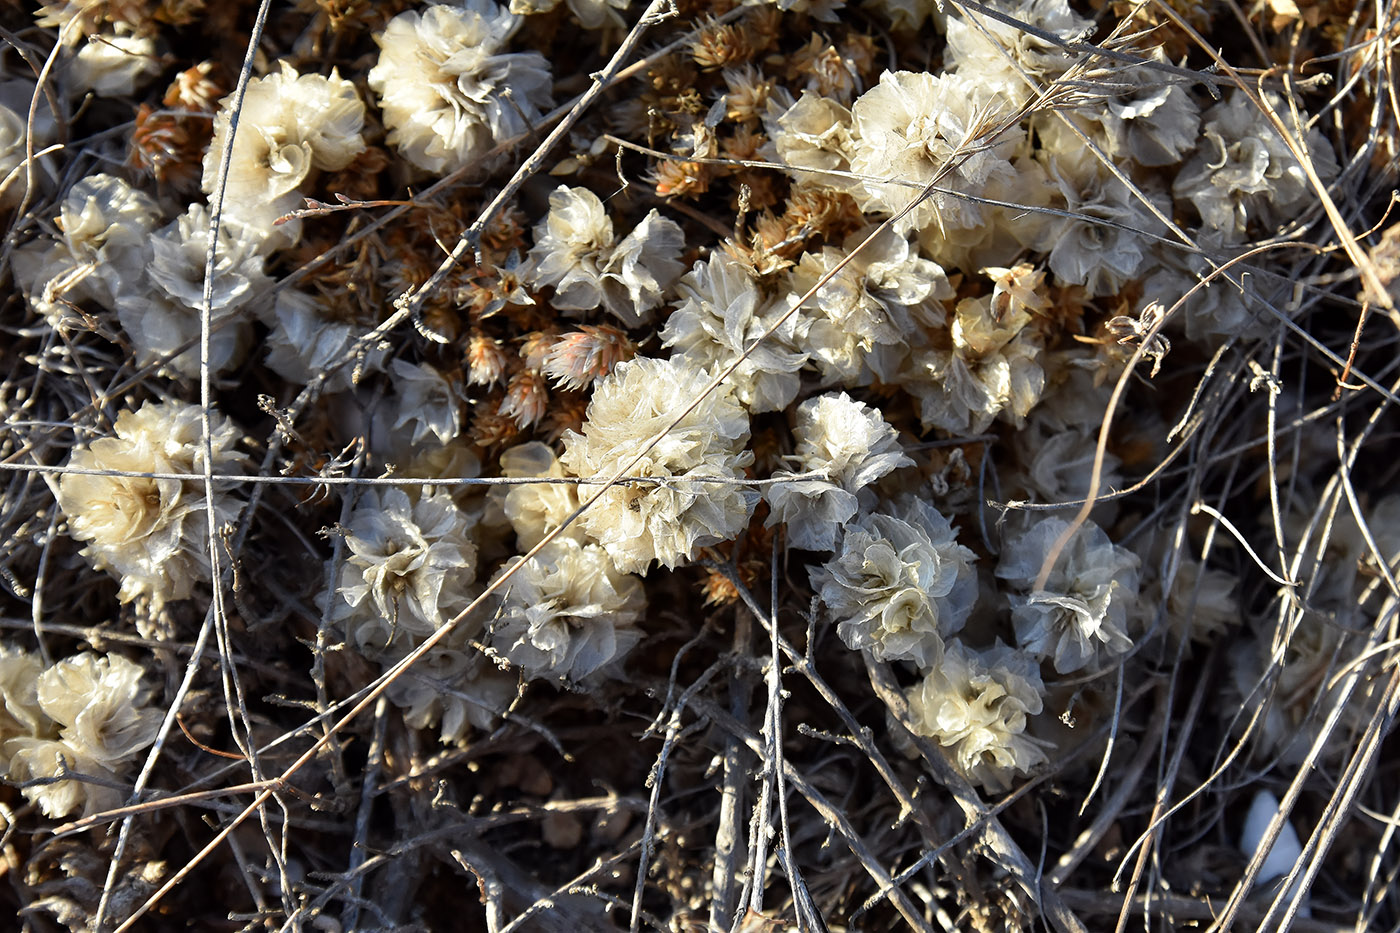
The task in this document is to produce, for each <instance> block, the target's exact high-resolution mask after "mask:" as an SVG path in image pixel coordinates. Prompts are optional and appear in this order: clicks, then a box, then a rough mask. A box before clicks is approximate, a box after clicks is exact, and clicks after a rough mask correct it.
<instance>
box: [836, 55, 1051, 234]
mask: <svg viewBox="0 0 1400 933" xmlns="http://www.w3.org/2000/svg"><path fill="white" fill-rule="evenodd" d="M1009 111H1010V107H1009V106H1008V103H1007V101H1006V100H1005V98H1002V97H999V96H997V95H996V94H995V93H994V92H991V91H989V90H988V89H987V88H986V87H985V86H984V85H982V84H981V83H979V82H977V81H975V80H973V79H970V78H967V77H963V76H962V75H956V74H948V73H944V74H942V75H932V74H923V73H916V72H912V71H897V72H890V71H887V72H885V73H884V74H883V75H881V76H880V83H879V84H877V85H876V86H875V87H873V88H871V89H870V90H868V91H866V92H865V93H864V94H862V95H861V96H860V98H859V99H858V100H857V101H856V102H855V103H854V104H853V105H852V106H851V125H852V141H851V153H852V155H851V171H852V172H856V173H858V174H860V175H862V176H864V177H863V179H862V180H861V181H860V182H859V183H858V185H857V187H856V189H855V194H856V198H857V200H858V201H859V202H860V204H861V207H862V208H863V209H865V210H867V211H880V212H882V213H887V214H897V213H899V212H900V211H902V210H904V209H905V208H906V207H909V206H910V205H911V204H915V202H916V201H917V202H918V203H917V204H916V205H915V206H914V207H913V209H912V210H911V211H910V212H909V213H908V214H907V215H905V216H904V218H903V219H902V220H900V221H899V223H898V224H897V227H898V228H899V229H900V230H902V231H908V230H911V229H913V230H921V229H924V228H934V229H936V230H939V231H947V230H949V229H953V230H967V229H970V228H973V227H976V226H978V225H979V224H980V223H981V222H982V220H983V209H982V207H981V206H979V205H978V204H976V203H974V202H972V201H969V200H967V199H965V198H960V197H958V196H957V195H958V194H971V195H979V194H982V193H984V192H985V191H986V190H987V189H988V187H989V186H992V185H995V184H998V183H1003V182H1009V181H1011V180H1012V179H1013V178H1014V177H1015V170H1014V169H1013V168H1012V166H1011V162H1010V157H1011V155H1012V154H1013V153H1014V152H1015V149H1016V147H1017V145H1018V144H1019V143H1020V141H1021V139H1022V137H1023V135H1024V133H1023V131H1022V130H1021V129H1019V128H1018V127H1011V128H1008V129H1005V130H1003V131H1002V132H1000V133H999V135H996V136H995V138H993V132H994V131H995V130H997V129H999V127H998V122H999V121H1000V120H1001V119H1003V118H1004V116H1005V115H1006V114H1007V113H1008V112H1009ZM930 182H937V185H938V187H939V188H940V189H942V190H940V191H935V192H933V193H932V194H930V195H929V197H927V198H925V199H923V200H922V201H919V200H918V199H919V198H920V196H921V195H922V194H923V189H924V186H925V185H927V184H929V183H930ZM945 192H947V193H945Z"/></svg>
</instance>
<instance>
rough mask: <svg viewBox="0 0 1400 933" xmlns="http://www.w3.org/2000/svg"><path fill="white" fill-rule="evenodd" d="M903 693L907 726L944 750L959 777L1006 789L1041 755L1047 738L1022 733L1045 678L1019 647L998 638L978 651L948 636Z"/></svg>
mask: <svg viewBox="0 0 1400 933" xmlns="http://www.w3.org/2000/svg"><path fill="white" fill-rule="evenodd" d="M905 695H906V697H907V699H908V700H909V712H910V715H911V717H912V718H913V722H912V723H911V724H910V725H911V726H912V727H913V731H914V732H916V733H918V734H919V735H925V736H928V737H929V738H932V739H934V740H936V741H937V742H938V744H940V745H942V746H943V747H944V748H946V749H948V750H949V752H950V756H951V758H952V761H953V763H954V765H956V767H957V769H958V770H959V771H961V772H962V774H963V776H964V777H966V778H967V779H968V780H970V781H972V782H974V783H976V784H980V785H982V786H983V787H985V788H987V789H989V790H992V791H997V792H1000V791H1005V790H1008V789H1010V786H1011V779H1012V778H1013V777H1014V776H1016V775H1024V774H1027V773H1029V772H1030V770H1031V769H1032V768H1034V767H1035V766H1036V765H1038V764H1041V763H1042V762H1044V761H1046V760H1047V759H1046V755H1045V749H1046V747H1047V744H1046V743H1044V742H1041V741H1039V740H1037V739H1035V738H1033V737H1032V736H1029V735H1027V734H1026V720H1027V718H1028V717H1030V716H1034V715H1036V714H1038V713H1039V712H1040V711H1041V709H1042V708H1043V700H1042V698H1043V697H1044V695H1045V685H1044V684H1043V683H1042V682H1041V679H1040V669H1039V667H1038V666H1037V665H1036V662H1035V659H1033V658H1032V657H1030V656H1029V655H1027V654H1026V653H1025V652H1022V651H1017V650H1016V649H1015V648H1012V647H1010V646H1008V645H1003V644H1001V643H1000V642H998V643H997V645H996V646H995V647H993V648H988V649H986V650H984V651H976V650H974V649H971V648H968V647H967V646H965V645H964V644H963V643H962V642H960V641H954V642H952V643H951V644H950V645H948V650H947V651H946V652H944V654H943V658H942V660H941V661H940V662H939V663H938V664H937V665H935V666H934V667H933V668H932V669H930V670H929V672H928V674H927V676H925V677H924V679H923V681H922V682H920V683H918V684H916V685H915V686H913V687H910V688H909V690H908V691H906V694H905Z"/></svg>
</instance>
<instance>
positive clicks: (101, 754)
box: [0, 651, 161, 817]
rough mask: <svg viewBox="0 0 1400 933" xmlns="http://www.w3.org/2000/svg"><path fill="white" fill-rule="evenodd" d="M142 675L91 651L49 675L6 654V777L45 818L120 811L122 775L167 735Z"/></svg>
mask: <svg viewBox="0 0 1400 933" xmlns="http://www.w3.org/2000/svg"><path fill="white" fill-rule="evenodd" d="M143 671H144V669H143V668H142V667H141V665H139V664H137V663H136V662H135V661H131V660H128V659H127V658H124V657H122V656H121V655H119V654H107V655H101V654H94V653H93V652H90V651H85V652H83V653H82V654H79V655H75V656H74V657H71V658H67V659H65V660H62V661H59V662H57V663H55V664H52V665H50V666H48V667H45V666H44V663H43V662H42V661H41V660H39V659H38V658H37V657H34V656H33V655H30V654H25V653H23V652H0V771H3V772H4V774H5V777H6V778H7V779H8V780H10V781H12V782H14V783H16V784H18V785H20V786H21V788H22V790H23V792H24V796H25V797H26V798H28V799H29V800H30V801H32V802H33V803H35V804H38V806H39V809H41V810H43V812H44V815H46V816H50V817H63V816H67V815H69V814H70V813H73V812H75V811H78V810H81V811H82V812H83V814H84V815H87V814H92V813H96V812H98V811H101V810H110V809H112V808H114V807H117V806H120V805H121V803H122V801H123V798H124V796H125V794H124V793H123V791H122V783H121V778H122V775H124V774H125V773H126V772H128V771H129V770H130V769H131V767H132V766H133V765H135V764H136V763H137V762H136V758H135V756H136V753H137V752H139V751H140V750H141V749H143V748H145V747H146V746H147V745H150V744H151V742H153V741H154V740H155V737H156V731H157V730H158V729H159V728H160V718H161V714H160V711H159V710H157V709H155V708H148V706H147V703H148V701H149V699H150V690H149V689H148V688H146V687H144V686H142V684H141V675H142V673H143ZM31 782H32V783H31Z"/></svg>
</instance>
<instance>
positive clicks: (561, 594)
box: [489, 537, 646, 687]
mask: <svg viewBox="0 0 1400 933" xmlns="http://www.w3.org/2000/svg"><path fill="white" fill-rule="evenodd" d="M507 574H510V576H509V578H508V579H506V581H505V584H504V588H503V589H502V590H500V591H499V600H498V606H499V608H498V609H497V611H496V616H495V618H494V619H493V620H492V621H491V623H490V625H489V632H490V640H491V644H492V646H493V647H495V648H496V650H497V651H499V652H500V653H501V654H502V655H503V656H504V657H505V658H507V659H508V660H510V661H511V663H513V664H515V665H517V666H518V667H519V668H520V669H521V671H522V672H523V673H524V675H525V676H526V677H527V678H529V679H530V680H549V681H553V682H556V683H559V684H562V685H565V686H574V687H589V686H593V685H596V684H597V683H598V682H600V681H601V680H603V679H604V678H605V677H607V676H609V675H610V674H612V673H614V672H615V671H616V669H617V668H618V666H619V664H620V663H621V661H622V659H623V658H624V657H625V656H626V655H627V653H628V652H629V651H631V650H632V647H633V646H634V645H636V644H637V642H638V641H640V640H641V637H642V633H641V630H640V629H638V628H637V627H636V626H637V622H638V620H640V619H641V616H642V611H643V610H644V609H645V608H646V596H645V594H644V593H643V592H642V581H641V580H640V579H638V578H637V577H634V576H632V575H631V574H626V573H622V572H620V571H619V570H618V569H617V567H616V566H614V564H613V562H612V559H611V558H609V557H608V554H607V552H606V551H604V550H603V549H602V548H601V547H599V546H598V545H596V544H581V543H579V541H578V540H577V539H574V538H564V537H561V538H557V539H555V540H554V541H551V542H550V543H549V544H548V545H547V546H546V547H545V548H544V550H542V551H540V552H539V553H538V554H536V555H535V556H534V557H532V558H529V559H528V560H526V559H524V558H514V559H512V560H510V561H508V562H507V563H506V565H505V566H504V567H502V568H501V570H500V571H499V572H498V573H497V575H496V576H497V577H498V578H505V577H506V575H507Z"/></svg>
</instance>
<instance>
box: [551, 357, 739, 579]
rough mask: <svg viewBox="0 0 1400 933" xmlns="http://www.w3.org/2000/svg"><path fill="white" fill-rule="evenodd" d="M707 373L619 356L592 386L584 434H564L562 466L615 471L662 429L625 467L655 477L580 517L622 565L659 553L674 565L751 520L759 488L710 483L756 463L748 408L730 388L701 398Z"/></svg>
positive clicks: (613, 493) (625, 486) (636, 569)
mask: <svg viewBox="0 0 1400 933" xmlns="http://www.w3.org/2000/svg"><path fill="white" fill-rule="evenodd" d="M707 381H708V380H707V379H706V376H705V375H704V374H703V373H701V372H698V371H696V370H695V369H694V368H693V367H691V366H689V365H687V364H686V363H685V362H684V361H682V360H654V359H646V358H640V357H639V358H637V359H634V360H630V361H628V362H625V363H621V364H619V365H618V367H617V368H616V369H614V370H613V371H612V373H611V374H610V375H609V376H607V377H606V378H604V379H602V380H600V381H599V382H598V384H597V386H596V388H595V389H594V392H593V399H592V401H590V402H589V404H588V414H587V419H586V420H585V421H584V423H583V428H582V433H579V432H575V431H567V432H565V434H564V439H563V441H564V455H563V456H562V457H561V458H560V460H561V461H562V463H563V464H564V466H565V468H567V469H568V470H569V471H570V472H572V473H573V474H574V475H575V476H581V477H588V478H598V479H608V478H611V476H612V475H613V474H614V473H615V472H617V470H619V469H620V468H622V467H623V466H625V465H627V464H628V463H630V462H631V461H632V459H633V458H634V457H635V456H637V455H638V454H640V453H641V452H642V450H643V449H644V448H645V447H646V446H647V445H648V444H649V443H650V442H651V441H652V439H653V438H655V437H657V435H662V432H665V433H664V435H663V436H662V437H661V438H660V440H659V441H657V443H656V444H655V445H654V446H652V447H651V449H650V451H648V452H647V453H646V454H645V455H643V456H642V458H641V460H640V461H639V462H638V463H637V464H636V465H635V466H633V467H631V468H630V469H629V471H628V473H629V475H633V476H644V477H651V478H652V479H653V480H656V482H639V483H619V484H618V485H615V486H613V487H612V488H610V489H608V490H607V491H606V492H603V493H602V494H601V495H599V496H598V498H597V499H596V500H594V501H593V504H592V506H591V507H590V508H589V509H588V510H587V511H586V512H584V514H583V517H582V518H580V519H579V521H580V523H581V524H582V525H583V530H584V531H585V532H587V533H588V534H589V535H590V536H591V537H593V538H594V539H595V540H597V541H599V542H600V543H601V544H602V545H603V547H604V548H606V549H607V552H608V556H609V557H611V558H612V559H613V563H615V564H616V565H617V567H618V569H619V570H623V571H626V572H630V573H641V574H643V575H645V573H646V570H647V568H648V567H649V566H650V565H651V563H652V561H656V562H657V563H660V564H662V565H663V566H665V567H668V568H671V567H675V566H676V565H677V564H678V563H681V562H683V561H688V560H690V559H691V558H692V557H694V555H695V551H696V549H697V548H699V547H702V546H704V545H708V544H716V543H718V542H720V541H726V540H729V539H730V538H732V537H734V536H735V535H736V534H738V533H739V531H740V530H741V529H742V528H743V527H744V525H745V523H746V522H747V521H748V518H749V512H750V511H751V510H752V509H753V506H754V502H755V500H756V499H757V495H756V494H755V493H753V492H751V491H750V490H749V489H747V488H745V487H743V486H739V485H736V484H733V483H727V482H718V483H706V482H704V480H706V479H718V480H735V479H739V478H741V477H742V476H743V468H744V467H746V466H748V465H749V464H751V463H752V462H753V454H752V452H750V451H746V450H744V445H745V444H746V443H747V442H748V438H749V419H748V415H747V414H745V412H744V410H743V408H741V407H740V406H739V404H738V403H737V402H736V401H735V400H734V397H733V395H732V393H731V392H730V391H728V390H727V389H726V388H725V387H723V386H721V387H719V388H718V389H716V390H715V391H714V392H711V393H709V394H707V395H705V396H704V397H703V398H700V399H699V400H697V399H696V393H697V391H698V390H699V388H700V387H702V386H704V385H705V384H706V382H707ZM692 406H693V408H692ZM687 409H691V410H690V411H689V412H688V413H686V414H684V416H683V417H682V413H683V412H686V410H687ZM677 418H680V423H679V424H677V425H676V426H675V428H673V429H670V430H667V429H668V428H670V426H671V422H672V421H675V420H676V419H677ZM590 495H591V493H584V494H583V496H582V498H583V499H585V500H587V499H588V498H589V497H590Z"/></svg>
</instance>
